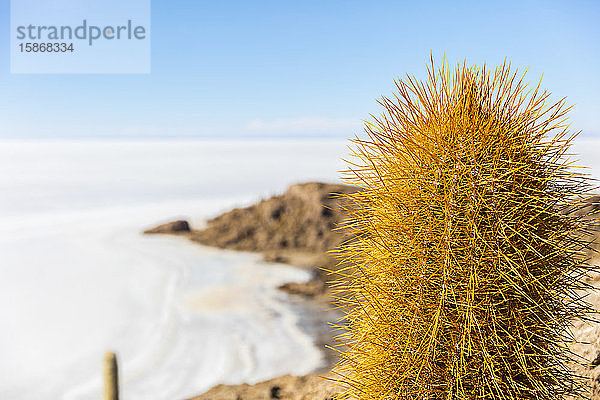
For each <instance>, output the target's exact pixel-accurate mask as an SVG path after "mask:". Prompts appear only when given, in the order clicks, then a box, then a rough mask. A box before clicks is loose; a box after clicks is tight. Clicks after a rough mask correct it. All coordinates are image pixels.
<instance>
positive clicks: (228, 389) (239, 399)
mask: <svg viewBox="0 0 600 400" xmlns="http://www.w3.org/2000/svg"><path fill="white" fill-rule="evenodd" d="M335 393H336V390H335V387H334V384H333V383H331V381H328V380H326V379H324V378H322V377H320V376H317V375H305V376H290V375H285V376H280V377H277V378H275V379H271V380H268V381H265V382H260V383H257V384H256V385H247V384H242V385H218V386H215V387H213V388H212V389H210V390H209V391H208V392H206V393H203V394H201V395H200V396H197V397H193V398H191V399H189V400H268V399H281V400H331V399H333V395H334V394H335Z"/></svg>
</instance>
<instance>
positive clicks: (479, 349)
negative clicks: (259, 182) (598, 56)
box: [334, 60, 591, 400]
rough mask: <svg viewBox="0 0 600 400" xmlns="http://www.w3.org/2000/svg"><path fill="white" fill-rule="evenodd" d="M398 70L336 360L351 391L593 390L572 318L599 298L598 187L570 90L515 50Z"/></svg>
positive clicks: (365, 194) (367, 177) (356, 201)
mask: <svg viewBox="0 0 600 400" xmlns="http://www.w3.org/2000/svg"><path fill="white" fill-rule="evenodd" d="M428 72H429V75H428V79H427V80H426V81H425V82H420V81H418V80H417V79H415V78H413V77H408V78H407V80H406V81H398V82H396V89H397V91H396V92H395V93H394V95H393V97H391V98H385V97H384V98H382V99H381V100H380V101H379V104H380V105H381V106H382V107H383V113H382V114H381V115H379V116H373V118H372V121H371V122H367V123H366V128H365V131H366V134H367V136H368V137H367V138H366V139H364V140H359V139H356V140H354V143H355V146H354V147H353V154H352V157H353V159H352V161H351V162H350V168H349V171H347V173H348V174H349V175H348V176H347V177H346V178H347V181H349V182H350V183H353V184H356V185H358V186H360V187H361V188H363V189H364V190H363V191H361V192H358V193H355V194H351V195H347V196H346V197H347V198H348V199H349V201H348V202H347V204H348V205H347V206H346V210H345V212H346V213H347V214H348V215H349V217H350V220H351V223H350V224H349V227H348V231H349V232H348V236H349V240H347V241H346V242H345V243H344V244H343V245H342V247H341V249H340V257H341V259H342V261H341V264H343V265H351V267H350V268H347V269H345V270H344V271H345V272H343V273H345V274H346V277H345V279H343V280H340V281H339V282H338V283H337V295H336V296H337V302H338V304H339V305H340V307H342V308H344V309H345V312H346V316H345V319H343V320H342V322H340V327H341V328H342V329H344V330H346V332H345V333H343V334H341V335H340V336H339V340H340V341H341V342H342V343H343V344H344V345H347V346H348V347H347V350H344V351H342V361H341V363H340V364H339V365H338V366H337V367H336V368H335V369H334V371H335V372H336V373H337V374H338V376H339V381H340V382H341V383H342V384H343V386H344V387H345V391H344V392H343V394H342V395H340V396H339V397H340V398H344V399H346V398H351V399H365V400H366V399H372V400H382V399H411V400H412V399H414V400H421V399H428V400H431V399H448V400H450V399H452V400H454V399H456V400H462V399H469V400H473V399H486V400H489V399H503V400H508V399H519V400H523V399H536V400H544V399H558V398H566V397H567V396H569V395H578V393H580V392H581V390H582V386H581V385H580V382H579V379H578V377H576V376H574V375H573V374H572V373H571V372H570V369H569V363H571V362H574V361H576V362H581V360H573V357H574V356H572V355H570V354H569V353H568V351H567V347H566V345H567V343H568V342H569V341H570V340H572V336H571V334H570V331H569V326H570V324H571V323H572V321H574V319H576V318H580V317H582V316H584V315H586V313H588V312H589V311H590V307H589V305H588V304H587V303H586V302H585V301H584V300H583V299H582V298H581V296H580V295H581V293H582V291H585V290H588V289H589V288H588V287H587V286H586V284H584V283H583V281H582V279H581V278H582V277H583V275H584V274H585V273H586V272H587V271H588V270H589V269H590V268H591V266H589V265H588V264H587V262H586V260H585V259H584V257H582V254H583V251H584V250H585V249H586V248H587V247H588V244H589V243H588V240H587V239H586V236H585V235H584V234H585V232H586V230H587V229H588V228H589V226H588V223H587V222H585V221H584V220H583V219H582V218H580V217H575V216H574V215H572V214H568V213H566V212H565V211H566V210H568V209H569V210H572V209H573V207H577V206H578V204H579V202H580V201H581V199H582V198H583V197H584V196H587V194H588V193H587V192H588V191H589V190H590V189H589V184H588V178H587V176H586V175H584V174H582V173H579V172H577V171H576V170H575V169H573V168H572V166H570V165H568V164H567V163H566V162H565V160H566V156H567V152H568V149H569V146H570V144H571V141H572V140H573V138H574V137H575V135H572V134H570V133H569V131H568V125H567V124H566V113H567V111H568V110H569V108H567V107H565V105H564V100H561V101H559V102H557V103H548V99H549V93H548V92H545V91H542V90H541V89H540V85H539V84H538V85H537V86H534V87H532V88H529V86H528V85H527V84H525V83H524V76H525V75H524V74H522V75H520V74H517V72H512V71H511V68H510V66H509V65H506V63H505V64H504V65H502V66H500V67H498V68H496V69H495V70H493V71H490V70H488V69H487V68H486V67H485V66H484V67H467V66H466V65H465V64H464V63H463V64H462V65H458V66H457V68H456V69H455V70H452V69H451V68H449V67H448V65H447V64H446V63H442V66H441V67H439V68H438V67H436V66H435V65H434V63H433V60H432V62H431V65H430V66H429V67H428Z"/></svg>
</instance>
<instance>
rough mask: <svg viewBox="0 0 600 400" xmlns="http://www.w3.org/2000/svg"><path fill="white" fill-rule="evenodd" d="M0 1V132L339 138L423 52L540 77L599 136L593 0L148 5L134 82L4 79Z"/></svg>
mask: <svg viewBox="0 0 600 400" xmlns="http://www.w3.org/2000/svg"><path fill="white" fill-rule="evenodd" d="M40 1H41V0H40ZM0 4H1V5H0V16H1V19H2V21H1V23H0V25H1V26H2V27H4V28H3V30H2V31H3V36H2V40H1V41H0V93H1V96H0V121H1V122H0V137H3V138H23V139H25V138H62V137H68V138H72V137H77V138H98V137H106V138H115V137H119V138H121V137H122V138H128V139H131V138H148V137H178V138H180V137H186V138H187V137H193V138H232V137H236V138H239V137H241V138H257V137H294V138H315V137H319V138H345V137H350V136H353V135H354V134H355V133H357V132H359V131H360V130H361V120H362V119H365V118H368V115H369V114H370V113H377V112H378V111H379V108H378V106H377V104H376V99H377V98H378V97H380V96H381V95H389V94H390V93H391V91H392V89H393V80H394V79H395V78H398V77H401V76H403V75H404V74H406V73H409V74H415V75H417V76H418V77H423V76H424V74H425V65H426V63H427V61H428V59H429V54H430V52H433V54H434V56H435V57H436V58H438V59H439V58H441V55H442V54H443V53H444V52H445V54H446V56H447V57H448V59H449V60H450V61H452V62H455V61H458V60H463V59H466V60H467V61H468V62H469V63H482V62H487V63H488V64H491V65H494V64H497V63H501V62H502V61H503V60H504V58H505V57H506V58H508V59H509V60H510V61H511V62H512V63H513V65H516V66H529V67H530V74H529V77H530V78H531V80H536V79H537V78H539V76H540V74H541V73H544V80H543V86H544V87H546V88H548V89H550V90H551V91H552V92H553V95H554V98H557V99H558V98H560V97H563V96H567V98H568V101H569V103H572V104H575V106H576V109H575V111H574V112H573V113H572V115H571V120H572V123H573V128H574V129H582V130H584V135H585V137H590V138H591V137H600V118H599V114H600V77H599V74H598V71H600V68H599V65H600V64H599V61H600V52H599V50H600V24H599V23H598V21H600V2H598V1H591V0H590V1H562V2H558V1H548V0H546V1H523V0H521V1H497V2H491V1H429V2H426V1H422V2H421V1H406V2H402V1H394V2H392V1H390V2H385V1H377V2H366V1H302V2H300V1H297V2H288V1H246V2H242V1H239V2H234V1H214V0H212V1H202V0H170V1H166V0H164V1H161V0H153V1H152V27H151V32H152V34H151V36H152V72H151V73H150V74H140V75H133V74H132V75H126V74H117V75H115V74H106V75H102V74H99V75H93V74H80V75H76V74H73V75H69V74H63V75H49V74H46V75H19V74H10V57H9V47H10V40H9V34H10V32H9V29H8V28H6V27H8V26H10V4H9V1H7V0H1V3H0Z"/></svg>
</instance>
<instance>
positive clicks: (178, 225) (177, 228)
mask: <svg viewBox="0 0 600 400" xmlns="http://www.w3.org/2000/svg"><path fill="white" fill-rule="evenodd" d="M190 231H191V229H190V224H189V223H188V222H187V221H184V220H177V221H173V222H167V223H166V224H162V225H158V226H156V227H154V228H151V229H148V230H145V231H144V233H146V234H153V233H163V234H165V233H167V234H168V233H172V234H180V233H188V232H190Z"/></svg>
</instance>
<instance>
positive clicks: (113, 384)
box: [104, 351, 119, 400]
mask: <svg viewBox="0 0 600 400" xmlns="http://www.w3.org/2000/svg"><path fill="white" fill-rule="evenodd" d="M104 400H119V368H118V365H117V355H116V354H115V353H113V352H112V351H108V352H106V354H105V355H104Z"/></svg>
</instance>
